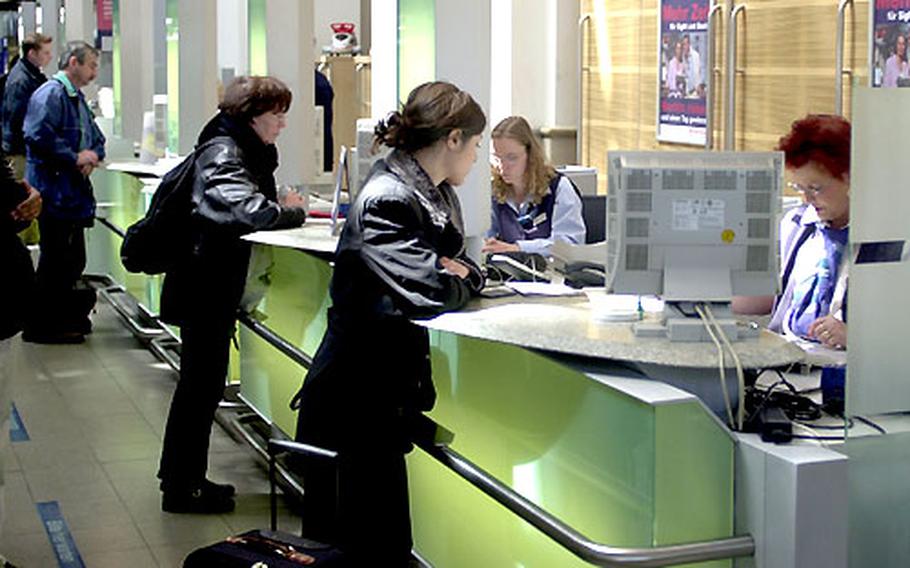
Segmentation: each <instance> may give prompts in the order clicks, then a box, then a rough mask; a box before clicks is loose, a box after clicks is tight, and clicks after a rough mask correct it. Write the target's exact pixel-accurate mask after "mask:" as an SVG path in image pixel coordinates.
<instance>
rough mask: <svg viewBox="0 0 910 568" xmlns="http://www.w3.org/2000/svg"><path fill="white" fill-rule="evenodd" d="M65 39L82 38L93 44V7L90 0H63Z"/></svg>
mask: <svg viewBox="0 0 910 568" xmlns="http://www.w3.org/2000/svg"><path fill="white" fill-rule="evenodd" d="M63 6H64V18H65V22H66V41H76V40H82V41H87V42H89V43H90V44H92V45H94V42H95V7H94V3H93V2H92V0H64V5H63Z"/></svg>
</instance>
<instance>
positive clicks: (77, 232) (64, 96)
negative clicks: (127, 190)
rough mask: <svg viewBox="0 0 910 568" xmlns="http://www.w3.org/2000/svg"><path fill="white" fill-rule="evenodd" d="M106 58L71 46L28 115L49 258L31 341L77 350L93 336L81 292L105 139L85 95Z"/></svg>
mask: <svg viewBox="0 0 910 568" xmlns="http://www.w3.org/2000/svg"><path fill="white" fill-rule="evenodd" d="M98 55H99V53H98V50H97V49H95V48H94V47H92V46H91V45H89V44H87V43H85V42H83V41H74V42H70V43H68V44H67V46H66V50H65V51H64V52H63V54H62V55H61V56H60V60H59V64H58V68H59V71H58V72H57V73H55V74H54V76H53V77H51V79H50V80H49V81H47V82H46V83H44V84H43V85H41V87H39V88H38V90H37V91H35V93H34V94H33V95H32V97H31V99H30V100H29V103H28V111H27V112H26V115H25V144H26V165H25V178H26V179H27V180H28V182H29V183H30V184H32V185H33V186H34V187H35V188H36V189H37V190H38V191H40V192H41V198H42V200H43V203H44V209H43V211H42V213H41V216H40V217H39V218H38V228H39V229H40V231H41V256H40V258H39V261H38V270H37V274H36V278H37V287H36V292H37V296H38V303H39V305H40V307H41V310H40V313H39V314H38V315H37V316H36V317H35V318H34V320H33V321H31V322H29V324H28V325H27V327H26V330H25V333H24V334H23V339H25V340H26V341H34V342H42V343H73V342H80V341H82V340H83V338H84V335H85V334H86V333H89V332H90V331H91V321H90V320H89V319H88V312H89V311H90V310H91V308H92V306H93V305H94V294H93V293H91V294H86V293H85V292H90V290H77V282H79V280H80V278H81V276H82V271H83V270H85V263H86V256H85V229H86V228H87V227H90V226H91V225H92V223H93V222H94V217H95V196H94V195H93V192H92V184H91V182H90V181H89V175H90V174H91V173H92V171H93V170H94V169H95V168H96V167H98V165H99V164H100V162H101V160H103V159H104V142H105V140H104V135H103V134H102V133H101V130H100V129H99V128H98V126H97V125H96V124H95V120H94V116H93V114H92V111H91V110H90V109H89V107H88V104H86V102H85V97H84V96H83V94H82V91H80V90H79V89H81V88H82V87H84V86H86V85H88V84H89V83H91V82H92V81H93V80H95V77H96V76H97V75H98Z"/></svg>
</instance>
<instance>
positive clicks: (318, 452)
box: [267, 438, 338, 531]
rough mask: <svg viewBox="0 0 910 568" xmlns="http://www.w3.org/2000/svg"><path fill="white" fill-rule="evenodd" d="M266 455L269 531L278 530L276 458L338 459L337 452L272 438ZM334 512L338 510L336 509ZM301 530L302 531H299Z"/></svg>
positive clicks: (336, 484) (336, 489)
mask: <svg viewBox="0 0 910 568" xmlns="http://www.w3.org/2000/svg"><path fill="white" fill-rule="evenodd" d="M267 451H268V454H269V517H270V525H271V530H273V531H277V530H278V494H277V491H276V489H275V486H276V481H275V478H276V471H277V464H276V458H277V457H278V456H279V455H281V454H287V453H291V454H297V455H304V456H310V457H315V458H320V459H324V460H331V461H333V462H334V461H335V460H337V459H338V452H336V451H333V450H327V449H325V448H320V447H319V446H313V445H311V444H301V443H300V442H292V441H290V440H279V439H277V438H272V439H270V440H269V444H268V450H267ZM304 490H305V489H304ZM335 502H336V505H337V503H338V469H337V468H336V469H335ZM336 510H338V508H337V507H336ZM301 530H302V529H301Z"/></svg>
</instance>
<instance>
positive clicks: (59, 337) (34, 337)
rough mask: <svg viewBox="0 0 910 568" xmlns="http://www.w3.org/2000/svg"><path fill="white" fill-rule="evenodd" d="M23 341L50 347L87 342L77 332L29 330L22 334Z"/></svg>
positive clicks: (83, 336)
mask: <svg viewBox="0 0 910 568" xmlns="http://www.w3.org/2000/svg"><path fill="white" fill-rule="evenodd" d="M22 340H23V341H27V342H28V343H42V344H48V345H74V344H77V343H82V342H84V341H85V335H83V334H81V333H79V332H77V331H44V330H34V329H27V330H25V331H24V332H22Z"/></svg>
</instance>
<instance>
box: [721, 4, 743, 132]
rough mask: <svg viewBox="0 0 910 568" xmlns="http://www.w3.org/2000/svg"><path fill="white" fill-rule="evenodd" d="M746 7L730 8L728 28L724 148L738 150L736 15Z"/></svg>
mask: <svg viewBox="0 0 910 568" xmlns="http://www.w3.org/2000/svg"><path fill="white" fill-rule="evenodd" d="M745 9H746V5H745V4H737V5H736V6H732V7H731V9H730V19H729V26H728V27H729V29H728V30H727V38H728V40H727V123H726V124H725V125H724V150H736V140H734V138H733V137H734V136H736V47H737V46H736V16H738V15H739V13H740V12H742V11H744V10H745Z"/></svg>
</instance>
